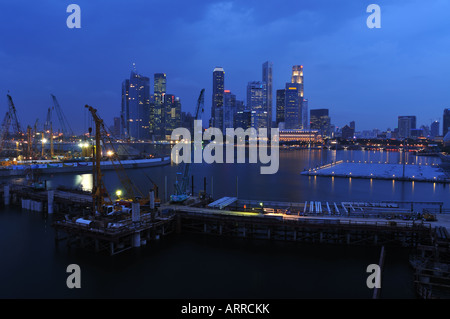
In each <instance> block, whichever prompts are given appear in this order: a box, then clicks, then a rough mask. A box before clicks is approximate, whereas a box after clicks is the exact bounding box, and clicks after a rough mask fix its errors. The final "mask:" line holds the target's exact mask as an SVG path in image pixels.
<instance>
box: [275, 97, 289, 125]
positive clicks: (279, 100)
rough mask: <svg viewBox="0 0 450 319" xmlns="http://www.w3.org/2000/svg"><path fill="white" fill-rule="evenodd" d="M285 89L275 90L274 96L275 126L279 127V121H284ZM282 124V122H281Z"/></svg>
mask: <svg viewBox="0 0 450 319" xmlns="http://www.w3.org/2000/svg"><path fill="white" fill-rule="evenodd" d="M285 100H286V90H285V89H283V90H277V96H276V114H275V119H276V124H277V127H280V123H284V106H285V103H286V101H285ZM283 125H284V124H283Z"/></svg>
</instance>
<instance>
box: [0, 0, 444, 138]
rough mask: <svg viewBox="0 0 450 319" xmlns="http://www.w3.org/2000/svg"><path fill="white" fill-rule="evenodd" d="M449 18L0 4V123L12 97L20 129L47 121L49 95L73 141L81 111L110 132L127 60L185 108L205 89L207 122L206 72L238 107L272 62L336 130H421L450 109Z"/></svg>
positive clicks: (409, 13)
mask: <svg viewBox="0 0 450 319" xmlns="http://www.w3.org/2000/svg"><path fill="white" fill-rule="evenodd" d="M71 3H75V4H78V5H79V6H80V7H81V29H69V28H67V26H66V19H67V17H68V16H69V13H66V8H67V6H68V5H69V4H71ZM370 3H376V4H378V5H380V7H381V11H382V12H381V29H369V28H367V26H366V19H367V17H368V15H369V14H368V13H366V8H367V6H368V5H369V4H370ZM449 17H450V1H447V0H427V1H423V0H422V1H418V0H395V1H394V0H389V1H384V0H383V1H381V0H380V1H378V0H371V1H361V0H351V1H350V0H341V1H336V0H308V1H305V0H297V1H283V0H278V1H275V0H239V1H226V0H223V1H214V0H203V1H200V0H192V1H153V0H147V1H144V0H141V1H136V0H131V1H124V0H122V1H114V0H108V1H99V0H71V1H62V0H60V1H55V0H38V1H30V0H28V1H21V0H15V1H8V3H6V2H5V1H3V2H2V3H1V4H0V25H1V33H0V70H1V73H0V90H1V96H3V97H1V98H0V117H1V118H3V114H4V112H6V110H7V100H6V94H7V92H8V90H10V94H11V95H12V97H13V99H14V102H15V104H16V107H17V110H18V115H19V119H20V121H21V123H22V125H23V126H25V125H28V124H30V125H33V124H34V122H35V121H36V119H37V118H39V121H40V123H41V124H42V123H43V122H44V121H45V117H46V113H47V108H48V107H49V106H51V105H52V100H51V97H50V94H54V95H56V97H57V98H58V100H59V103H60V104H61V106H62V107H63V109H64V112H65V113H66V116H67V117H68V118H69V119H70V120H71V123H72V127H73V128H74V129H77V130H78V131H79V132H81V130H83V129H84V128H85V127H86V124H85V123H86V120H85V117H86V113H85V110H84V105H85V104H90V105H92V106H94V107H96V108H98V110H99V112H100V115H101V116H102V117H103V118H104V119H105V121H106V122H107V124H108V125H109V124H111V123H112V119H113V117H114V116H118V115H119V111H120V94H121V82H122V81H123V80H124V79H125V78H127V77H129V74H130V70H131V67H132V64H133V63H136V66H137V70H138V72H139V73H141V74H143V75H146V76H149V77H150V78H151V85H152V86H153V74H154V73H159V72H164V73H166V74H167V88H168V93H171V94H175V95H177V96H179V97H180V98H181V101H182V107H183V110H187V111H193V109H194V106H195V103H196V100H197V97H198V95H199V93H200V90H201V89H202V88H205V89H206V99H205V103H206V105H205V106H206V111H207V113H206V115H205V116H204V120H205V121H206V119H207V118H208V117H209V111H210V107H211V91H212V71H213V69H214V67H215V66H222V67H223V68H224V69H225V72H226V73H225V87H226V89H230V90H231V91H232V92H234V93H235V94H236V95H237V98H238V99H242V100H245V97H246V85H247V82H248V81H254V80H260V79H261V73H262V71H261V67H262V63H263V62H265V61H267V60H270V61H272V62H273V65H274V94H275V90H276V89H280V88H283V87H284V84H285V83H286V82H287V81H289V80H290V72H291V68H292V65H295V64H302V65H304V73H305V78H304V80H305V97H306V98H308V99H309V106H310V108H329V109H330V115H331V117H332V123H333V124H335V125H337V126H343V125H345V124H347V123H348V122H349V121H351V120H355V121H356V126H357V130H363V129H372V128H379V129H382V130H385V129H386V128H388V127H390V128H394V127H396V125H397V116H398V115H417V117H418V124H419V125H421V124H429V123H430V122H431V120H434V119H439V118H441V117H442V112H443V109H444V108H448V107H449V106H450V89H449V80H448V77H449V74H450V60H449V52H450V19H449ZM55 121H56V116H55V118H54V122H55Z"/></svg>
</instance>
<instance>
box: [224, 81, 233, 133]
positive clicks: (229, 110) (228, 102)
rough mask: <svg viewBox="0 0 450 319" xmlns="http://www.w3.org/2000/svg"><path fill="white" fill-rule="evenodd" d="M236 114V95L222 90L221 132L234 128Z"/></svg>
mask: <svg viewBox="0 0 450 319" xmlns="http://www.w3.org/2000/svg"><path fill="white" fill-rule="evenodd" d="M235 114H236V95H234V94H233V93H231V91H230V90H224V94H223V127H222V128H221V130H222V132H224V133H225V132H226V129H227V128H233V127H234V115H235Z"/></svg>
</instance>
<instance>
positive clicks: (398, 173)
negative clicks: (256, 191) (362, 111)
mask: <svg viewBox="0 0 450 319" xmlns="http://www.w3.org/2000/svg"><path fill="white" fill-rule="evenodd" d="M301 174H302V175H309V176H327V177H345V178H366V179H385V180H406V181H417V182H433V183H450V174H449V173H448V172H447V171H446V170H445V169H443V168H441V167H440V166H439V165H437V164H434V165H432V164H410V163H408V164H405V165H403V164H392V163H381V162H376V163H367V162H366V163H362V162H358V163H355V162H348V161H347V162H344V161H338V162H335V163H330V164H326V165H322V166H317V167H314V168H311V169H309V170H305V171H303V172H301Z"/></svg>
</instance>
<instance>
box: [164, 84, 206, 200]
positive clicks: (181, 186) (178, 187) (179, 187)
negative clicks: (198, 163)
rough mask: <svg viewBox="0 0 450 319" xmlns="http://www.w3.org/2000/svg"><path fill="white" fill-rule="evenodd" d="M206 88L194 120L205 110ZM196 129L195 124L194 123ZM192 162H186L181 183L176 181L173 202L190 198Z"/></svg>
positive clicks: (200, 98)
mask: <svg viewBox="0 0 450 319" xmlns="http://www.w3.org/2000/svg"><path fill="white" fill-rule="evenodd" d="M204 93H205V89H202V90H201V91H200V95H199V97H198V100H197V109H196V111H195V117H194V120H198V119H199V117H200V116H201V114H202V113H203V111H204V105H205V96H204ZM194 129H195V125H194ZM193 147H194V146H193V144H192V145H191V148H193ZM193 154H194V150H192V149H191V156H193ZM191 163H192V158H191V161H190V162H189V163H184V169H183V177H182V179H181V183H178V180H177V181H176V183H175V192H176V193H175V195H172V196H171V200H172V201H173V202H182V201H184V200H185V199H187V198H188V194H187V192H188V187H189V175H190V174H191Z"/></svg>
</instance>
